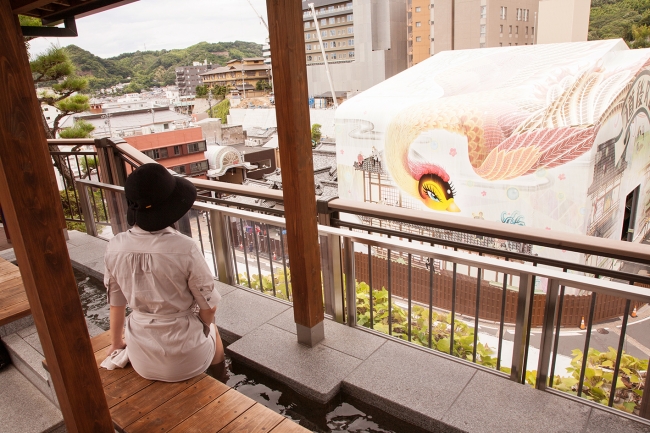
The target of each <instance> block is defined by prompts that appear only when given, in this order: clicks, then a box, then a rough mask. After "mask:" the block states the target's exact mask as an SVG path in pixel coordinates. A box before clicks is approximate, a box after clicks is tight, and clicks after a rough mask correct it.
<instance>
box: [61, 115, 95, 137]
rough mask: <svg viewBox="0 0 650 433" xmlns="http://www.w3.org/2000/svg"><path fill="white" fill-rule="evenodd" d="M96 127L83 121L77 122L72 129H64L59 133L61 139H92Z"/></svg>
mask: <svg viewBox="0 0 650 433" xmlns="http://www.w3.org/2000/svg"><path fill="white" fill-rule="evenodd" d="M94 130H95V127H94V126H93V125H92V124H91V123H90V122H86V121H85V120H83V119H79V120H77V121H76V122H75V123H74V125H72V126H71V127H70V128H65V129H62V130H61V132H59V136H60V137H61V138H90V135H91V133H92V132H93V131H94Z"/></svg>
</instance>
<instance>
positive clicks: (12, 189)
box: [0, 0, 113, 433]
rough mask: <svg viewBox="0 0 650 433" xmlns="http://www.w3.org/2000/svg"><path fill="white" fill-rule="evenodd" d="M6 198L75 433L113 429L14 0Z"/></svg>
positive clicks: (4, 10) (1, 25)
mask: <svg viewBox="0 0 650 433" xmlns="http://www.w3.org/2000/svg"><path fill="white" fill-rule="evenodd" d="M0 41H2V43H0V83H2V91H0V202H2V205H3V211H4V214H5V217H6V219H7V224H8V226H9V232H10V233H11V238H12V241H13V245H14V250H15V252H16V258H17V259H18V263H19V266H20V273H21V276H22V279H23V283H24V286H25V292H26V293H27V299H28V300H29V304H30V307H31V310H32V315H33V316H34V322H35V324H36V329H37V331H38V335H39V338H40V340H41V344H42V346H43V351H44V353H45V357H46V359H47V361H48V367H49V371H50V374H51V375H52V382H53V384H54V389H55V391H56V395H57V397H58V400H59V403H60V407H61V412H62V413H63V418H64V420H65V423H66V427H67V430H68V432H70V433H86V432H111V433H112V432H113V423H112V421H111V418H110V414H109V412H108V406H107V405H106V400H105V398H104V393H103V390H102V386H101V382H100V378H99V373H98V371H97V365H96V364H95V359H94V356H93V352H92V346H91V343H90V337H89V335H88V329H87V328H86V322H85V320H84V317H83V312H82V309H81V302H80V300H79V294H78V291H77V290H78V289H77V284H76V281H75V278H74V274H73V272H72V266H71V264H70V257H69V256H68V250H67V247H66V243H65V239H64V237H63V231H62V230H61V228H60V221H61V220H60V219H59V214H60V212H61V201H60V199H59V195H58V191H57V189H56V186H55V183H54V173H53V166H52V161H51V158H50V154H49V151H48V147H47V141H46V138H45V131H44V130H43V128H42V122H41V113H40V107H39V104H38V101H37V100H36V92H35V91H34V83H33V81H32V74H31V71H30V68H29V61H28V59H27V52H26V50H25V43H24V40H23V35H22V33H21V31H20V25H19V23H18V19H17V17H16V16H15V15H14V14H13V12H12V9H11V4H10V2H9V0H0Z"/></svg>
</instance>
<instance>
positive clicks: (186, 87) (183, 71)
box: [176, 61, 212, 96]
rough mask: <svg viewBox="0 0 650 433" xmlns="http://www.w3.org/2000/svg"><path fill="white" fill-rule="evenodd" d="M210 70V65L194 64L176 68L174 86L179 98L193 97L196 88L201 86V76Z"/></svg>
mask: <svg viewBox="0 0 650 433" xmlns="http://www.w3.org/2000/svg"><path fill="white" fill-rule="evenodd" d="M210 69H212V64H208V63H207V61H206V62H205V63H204V64H200V63H198V62H195V64H193V65H192V66H179V67H177V68H176V86H177V87H178V91H179V93H180V95H181V96H187V95H193V94H195V93H196V87H197V86H202V85H203V79H202V77H201V74H202V73H204V72H206V71H208V70H210Z"/></svg>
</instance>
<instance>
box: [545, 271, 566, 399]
mask: <svg viewBox="0 0 650 433" xmlns="http://www.w3.org/2000/svg"><path fill="white" fill-rule="evenodd" d="M564 272H566V268H565V269H564ZM563 306H564V286H560V296H559V302H558V305H557V314H556V315H555V317H556V321H555V338H554V339H553V359H552V361H551V371H550V372H549V375H548V376H549V379H550V383H549V386H550V387H551V388H552V387H553V380H555V379H554V378H555V362H556V360H557V346H558V344H559V343H560V329H561V326H562V308H563Z"/></svg>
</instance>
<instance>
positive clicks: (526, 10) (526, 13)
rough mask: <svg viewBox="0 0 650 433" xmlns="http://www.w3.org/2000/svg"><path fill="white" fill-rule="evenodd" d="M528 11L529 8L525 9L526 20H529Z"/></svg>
mask: <svg viewBox="0 0 650 433" xmlns="http://www.w3.org/2000/svg"><path fill="white" fill-rule="evenodd" d="M528 11H529V9H524V21H528Z"/></svg>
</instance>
